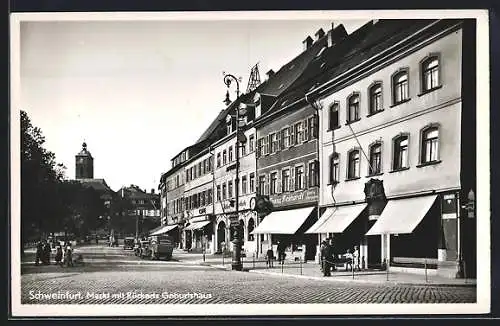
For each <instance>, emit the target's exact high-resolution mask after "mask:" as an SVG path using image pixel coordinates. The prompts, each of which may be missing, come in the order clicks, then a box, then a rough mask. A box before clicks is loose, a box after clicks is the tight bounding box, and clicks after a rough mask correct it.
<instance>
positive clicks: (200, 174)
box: [198, 162, 202, 177]
mask: <svg viewBox="0 0 500 326" xmlns="http://www.w3.org/2000/svg"><path fill="white" fill-rule="evenodd" d="M201 170H202V167H201V162H200V163H198V176H199V177H200V176H202V173H201Z"/></svg>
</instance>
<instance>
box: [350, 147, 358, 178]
mask: <svg viewBox="0 0 500 326" xmlns="http://www.w3.org/2000/svg"><path fill="white" fill-rule="evenodd" d="M359 163H360V162H359V150H357V149H356V150H352V151H351V152H349V165H348V167H347V178H348V179H354V178H359Z"/></svg>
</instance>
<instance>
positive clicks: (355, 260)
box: [352, 246, 361, 271]
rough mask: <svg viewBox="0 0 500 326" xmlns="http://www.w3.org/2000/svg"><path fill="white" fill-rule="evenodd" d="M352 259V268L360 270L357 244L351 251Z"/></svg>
mask: <svg viewBox="0 0 500 326" xmlns="http://www.w3.org/2000/svg"><path fill="white" fill-rule="evenodd" d="M352 259H353V268H354V269H355V270H358V271H360V270H361V267H360V263H359V249H358V246H354V251H353V253H352Z"/></svg>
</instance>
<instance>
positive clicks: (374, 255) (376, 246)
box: [367, 235, 382, 268]
mask: <svg viewBox="0 0 500 326" xmlns="http://www.w3.org/2000/svg"><path fill="white" fill-rule="evenodd" d="M381 241H382V238H381V236H380V235H370V236H368V237H367V244H368V268H380V266H381V258H380V257H381V254H382V251H381Z"/></svg>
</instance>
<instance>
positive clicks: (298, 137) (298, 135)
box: [294, 122, 303, 144]
mask: <svg viewBox="0 0 500 326" xmlns="http://www.w3.org/2000/svg"><path fill="white" fill-rule="evenodd" d="M302 141H303V128H302V122H299V123H296V124H295V140H294V143H295V144H300V143H301V142H302Z"/></svg>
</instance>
